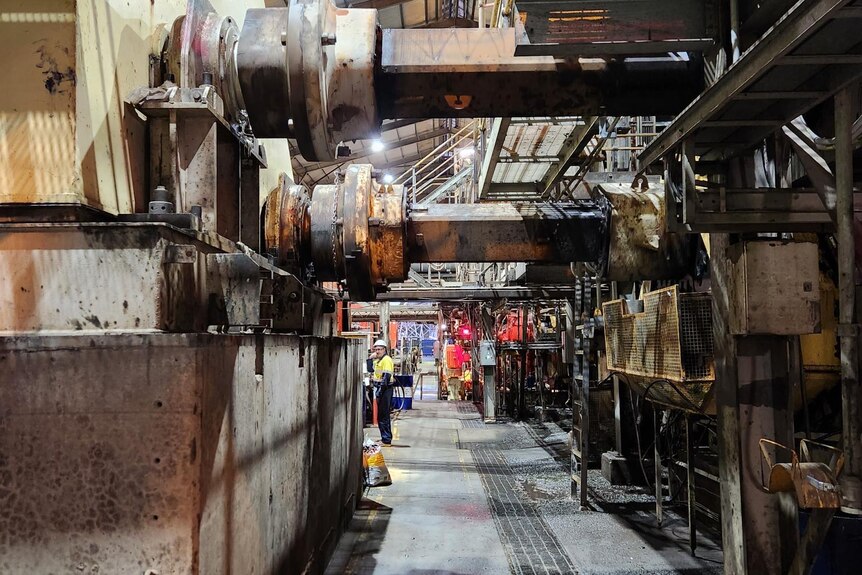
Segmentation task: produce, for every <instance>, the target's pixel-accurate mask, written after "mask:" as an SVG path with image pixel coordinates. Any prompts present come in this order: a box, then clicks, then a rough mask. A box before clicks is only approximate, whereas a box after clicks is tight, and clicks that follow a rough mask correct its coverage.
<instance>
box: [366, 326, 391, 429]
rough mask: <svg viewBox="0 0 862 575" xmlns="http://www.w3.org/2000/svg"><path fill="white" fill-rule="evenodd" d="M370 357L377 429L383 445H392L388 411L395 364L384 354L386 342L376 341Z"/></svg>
mask: <svg viewBox="0 0 862 575" xmlns="http://www.w3.org/2000/svg"><path fill="white" fill-rule="evenodd" d="M372 357H374V358H375V359H374V375H373V376H372V378H371V383H372V384H373V385H374V397H375V398H376V399H377V428H378V429H380V441H382V442H383V444H384V445H389V444H391V443H392V421H391V420H390V419H389V411H390V410H391V409H392V384H393V383H394V382H393V381H392V379H393V377H394V375H393V374H394V372H395V364H394V363H393V362H392V358H391V357H389V354H388V353H386V342H385V341H383V340H382V339H378V340H377V341H375V342H374V348H373V353H372Z"/></svg>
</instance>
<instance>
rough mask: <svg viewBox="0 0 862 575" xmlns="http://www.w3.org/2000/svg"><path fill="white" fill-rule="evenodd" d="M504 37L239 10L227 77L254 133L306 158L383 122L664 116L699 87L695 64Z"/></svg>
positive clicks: (326, 10) (309, 11) (361, 18)
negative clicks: (541, 49) (530, 52)
mask: <svg viewBox="0 0 862 575" xmlns="http://www.w3.org/2000/svg"><path fill="white" fill-rule="evenodd" d="M516 48H517V42H516V39H515V31H514V29H512V28H508V29H499V28H494V29H467V28H452V29H423V30H412V29H411V30H395V29H389V30H383V31H382V32H381V31H380V30H379V29H378V27H377V11H376V10H370V9H336V8H335V6H334V5H333V4H332V3H331V2H330V0H296V1H294V2H291V6H290V8H264V9H253V10H249V11H248V13H247V14H246V17H245V26H244V28H243V30H242V32H241V34H240V38H239V41H238V43H237V50H236V74H237V76H238V78H239V80H238V83H239V85H240V87H241V89H242V96H243V97H244V102H245V105H246V108H247V112H248V117H249V120H250V122H251V126H252V128H253V130H254V133H255V135H257V136H258V137H270V138H276V137H290V138H295V139H296V140H297V143H298V145H299V149H300V151H301V152H302V155H303V156H304V157H305V158H306V159H307V160H312V161H323V160H331V159H333V158H334V157H335V150H336V147H337V145H338V143H339V142H341V141H348V140H354V139H358V138H367V137H371V136H373V135H374V134H375V133H377V132H379V129H380V123H381V121H382V120H383V119H387V118H456V117H464V118H479V117H489V116H491V117H512V116H548V115H550V116H570V115H603V114H611V115H623V114H631V115H664V114H674V113H676V112H679V111H680V110H682V109H683V108H684V107H685V106H686V105H687V104H688V103H689V102H690V101H691V100H692V99H694V97H695V96H696V95H697V94H698V93H699V92H700V90H701V88H702V83H703V80H702V76H703V73H702V65H701V62H700V60H699V58H697V57H696V56H695V55H694V54H692V55H691V57H690V58H689V59H685V60H682V59H679V58H672V57H669V56H652V57H649V58H643V57H635V58H627V57H625V56H624V55H618V56H614V57H605V58H596V57H585V58H578V57H567V58H553V57H551V56H516V55H515V53H516Z"/></svg>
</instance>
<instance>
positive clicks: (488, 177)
mask: <svg viewBox="0 0 862 575" xmlns="http://www.w3.org/2000/svg"><path fill="white" fill-rule="evenodd" d="M511 122H512V119H511V118H495V119H494V123H493V125H492V126H491V133H490V134H488V139H487V140H486V141H485V142H486V143H485V151H484V155H483V156H482V169H481V170H480V171H479V200H483V199H485V197H487V195H488V190H489V188H490V187H491V182H492V181H493V179H494V169H495V168H496V167H497V161H498V160H499V158H500V150H502V149H503V142H505V141H506V133H507V132H508V131H509V124H511Z"/></svg>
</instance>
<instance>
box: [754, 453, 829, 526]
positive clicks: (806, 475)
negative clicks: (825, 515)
mask: <svg viewBox="0 0 862 575" xmlns="http://www.w3.org/2000/svg"><path fill="white" fill-rule="evenodd" d="M759 443H760V453H761V456H762V457H763V460H764V461H765V462H766V464H767V465H768V467H769V468H770V472H769V481H768V482H766V481H764V478H763V477H762V471H763V468H762V467H761V488H762V489H763V490H764V491H765V492H766V493H781V492H790V491H793V492H795V493H796V501H797V504H798V505H799V507H802V508H805V509H838V508H840V507H841V489H840V487H839V486H838V480H837V478H838V476H839V475H840V474H841V471H842V469H843V468H844V452H843V451H841V450H840V449H837V448H835V447H832V446H830V445H824V444H822V443H817V442H814V441H809V440H807V439H803V440H801V441H800V442H799V451H800V453H801V455H802V457H801V458H800V453H797V452H796V450H794V449H791V448H789V447H787V446H785V445H782V444H780V443H778V442H776V441H772V440H771V439H766V438H761V439H760V442H759ZM767 445H771V446H773V447H775V448H776V449H777V450H782V451H786V452H789V453H790V457H791V461H790V463H775V462H774V461H773V460H772V458H771V457H770V456H769V453H768V451H767V449H766V446H767ZM812 447H814V448H816V449H818V450H820V451H821V452H828V453H829V454H830V457H829V463H823V462H822V461H814V458H813V457H812V455H811V451H812Z"/></svg>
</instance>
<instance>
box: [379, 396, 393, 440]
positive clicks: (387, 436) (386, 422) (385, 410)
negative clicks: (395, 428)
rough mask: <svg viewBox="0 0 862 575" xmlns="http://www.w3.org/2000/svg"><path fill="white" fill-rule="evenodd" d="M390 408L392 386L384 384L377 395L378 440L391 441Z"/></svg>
mask: <svg viewBox="0 0 862 575" xmlns="http://www.w3.org/2000/svg"><path fill="white" fill-rule="evenodd" d="M391 409H392V386H391V385H384V386H382V387H381V388H380V394H379V395H378V396H377V428H378V429H379V430H380V440H381V441H383V443H392V420H391V419H390V418H389V412H390V410H391Z"/></svg>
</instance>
